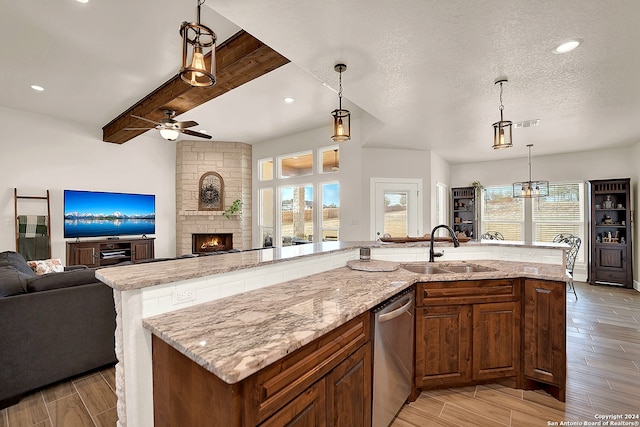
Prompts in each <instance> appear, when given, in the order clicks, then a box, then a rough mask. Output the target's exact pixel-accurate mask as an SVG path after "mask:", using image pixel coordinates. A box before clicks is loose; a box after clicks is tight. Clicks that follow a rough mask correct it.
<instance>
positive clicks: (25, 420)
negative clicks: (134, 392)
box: [0, 367, 118, 427]
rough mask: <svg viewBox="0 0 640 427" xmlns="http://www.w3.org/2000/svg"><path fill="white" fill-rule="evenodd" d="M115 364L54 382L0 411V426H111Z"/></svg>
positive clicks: (113, 412) (113, 409) (113, 418)
mask: <svg viewBox="0 0 640 427" xmlns="http://www.w3.org/2000/svg"><path fill="white" fill-rule="evenodd" d="M115 389H116V370H115V367H111V368H108V369H104V370H102V371H97V372H92V373H89V374H87V375H83V376H81V377H78V378H74V379H73V380H70V381H64V382H61V383H57V384H55V385H53V386H51V387H47V388H45V389H42V390H40V391H36V392H34V393H32V394H30V395H28V396H27V397H25V398H23V399H22V400H21V401H20V402H19V403H17V404H16V405H13V406H10V407H8V408H6V409H3V410H2V411H0V427H5V426H7V427H8V426H10V427H23V426H24V427H31V426H37V427H113V426H115V425H116V422H117V421H118V413H117V410H116V403H117V399H116V394H115Z"/></svg>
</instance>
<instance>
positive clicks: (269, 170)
mask: <svg viewBox="0 0 640 427" xmlns="http://www.w3.org/2000/svg"><path fill="white" fill-rule="evenodd" d="M258 169H259V170H260V175H259V176H258V179H260V181H271V180H272V179H273V159H262V160H259V161H258Z"/></svg>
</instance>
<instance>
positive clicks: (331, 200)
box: [322, 182, 340, 242]
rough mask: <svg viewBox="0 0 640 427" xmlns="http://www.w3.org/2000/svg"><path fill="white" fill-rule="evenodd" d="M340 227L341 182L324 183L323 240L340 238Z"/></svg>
mask: <svg viewBox="0 0 640 427" xmlns="http://www.w3.org/2000/svg"><path fill="white" fill-rule="evenodd" d="M339 229H340V184H338V183H337V182H331V183H324V184H322V241H323V242H324V241H327V240H338V231H339Z"/></svg>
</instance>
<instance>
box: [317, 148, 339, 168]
mask: <svg viewBox="0 0 640 427" xmlns="http://www.w3.org/2000/svg"><path fill="white" fill-rule="evenodd" d="M319 153H320V158H321V159H322V170H321V173H335V172H338V171H340V149H339V148H338V146H337V145H336V146H334V147H328V148H323V149H321V150H320V151H319Z"/></svg>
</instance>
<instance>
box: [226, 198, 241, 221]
mask: <svg viewBox="0 0 640 427" xmlns="http://www.w3.org/2000/svg"><path fill="white" fill-rule="evenodd" d="M241 208H242V200H240V199H235V200H234V201H233V203H231V206H229V207H228V208H227V209H225V210H224V216H225V217H226V218H227V219H231V215H236V214H238V212H240V209H241ZM241 216H242V212H240V213H239V214H238V218H240V217H241Z"/></svg>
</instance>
